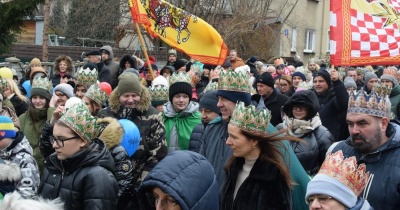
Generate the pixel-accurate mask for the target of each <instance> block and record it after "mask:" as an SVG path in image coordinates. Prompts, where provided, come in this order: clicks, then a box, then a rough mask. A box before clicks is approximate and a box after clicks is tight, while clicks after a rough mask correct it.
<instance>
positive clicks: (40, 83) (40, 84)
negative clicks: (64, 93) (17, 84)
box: [32, 77, 53, 91]
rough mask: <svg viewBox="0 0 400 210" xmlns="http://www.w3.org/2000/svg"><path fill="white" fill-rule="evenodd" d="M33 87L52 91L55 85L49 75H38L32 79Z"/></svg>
mask: <svg viewBox="0 0 400 210" xmlns="http://www.w3.org/2000/svg"><path fill="white" fill-rule="evenodd" d="M32 88H40V89H45V90H48V91H51V89H52V88H53V85H52V83H51V82H50V80H49V79H48V78H47V77H44V78H42V77H36V78H35V79H34V80H33V81H32Z"/></svg>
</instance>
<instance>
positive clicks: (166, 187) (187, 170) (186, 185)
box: [139, 151, 219, 210]
mask: <svg viewBox="0 0 400 210" xmlns="http://www.w3.org/2000/svg"><path fill="white" fill-rule="evenodd" d="M200 180H201V181H200ZM155 187H159V188H160V189H161V190H162V191H163V192H165V193H167V194H169V195H170V196H171V197H172V198H173V199H174V200H176V201H177V203H178V204H179V206H180V207H181V209H182V210H206V209H207V210H219V199H218V184H217V180H216V179H215V174H214V169H213V168H212V166H211V165H210V163H209V162H208V161H207V159H206V158H204V157H203V156H201V155H200V154H197V153H195V152H191V151H175V152H173V153H171V154H169V155H168V156H167V157H165V159H164V160H162V161H160V163H158V164H157V166H156V167H155V168H154V169H153V170H152V171H151V172H150V174H149V175H148V176H147V177H146V179H145V180H144V181H143V184H142V185H141V186H140V189H139V197H140V200H141V203H142V204H143V205H142V206H141V209H143V210H150V209H154V208H151V207H150V206H149V204H148V202H147V200H146V196H145V193H146V192H148V191H149V190H150V189H152V188H155Z"/></svg>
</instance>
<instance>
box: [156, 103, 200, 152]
mask: <svg viewBox="0 0 400 210" xmlns="http://www.w3.org/2000/svg"><path fill="white" fill-rule="evenodd" d="M162 116H163V122H164V125H165V130H166V139H167V145H168V149H169V152H172V151H174V150H176V149H177V148H178V147H179V149H180V150H187V149H188V147H189V141H190V135H191V134H192V130H193V128H194V127H196V125H198V124H200V123H201V115H200V112H199V104H198V103H196V102H193V101H192V102H190V103H189V105H188V107H187V108H186V109H185V110H184V111H182V112H180V113H176V112H175V110H174V108H173V106H172V103H171V102H168V103H166V104H165V105H164V107H163V115H162ZM171 140H175V142H176V141H177V142H178V144H177V145H176V144H175V145H174V144H173V142H172V141H171ZM171 143H172V144H171Z"/></svg>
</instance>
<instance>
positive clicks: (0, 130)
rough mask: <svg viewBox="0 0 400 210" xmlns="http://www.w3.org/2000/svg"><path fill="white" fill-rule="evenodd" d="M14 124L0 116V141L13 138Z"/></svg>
mask: <svg viewBox="0 0 400 210" xmlns="http://www.w3.org/2000/svg"><path fill="white" fill-rule="evenodd" d="M15 135H16V132H15V128H14V123H13V121H12V120H11V118H9V117H7V116H0V140H2V139H4V138H15Z"/></svg>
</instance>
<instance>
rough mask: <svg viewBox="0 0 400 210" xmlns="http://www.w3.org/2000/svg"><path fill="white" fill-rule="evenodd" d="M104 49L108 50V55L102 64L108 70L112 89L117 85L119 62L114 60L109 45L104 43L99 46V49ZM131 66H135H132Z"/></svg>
mask: <svg viewBox="0 0 400 210" xmlns="http://www.w3.org/2000/svg"><path fill="white" fill-rule="evenodd" d="M102 50H105V51H107V52H108V54H109V56H108V59H107V60H104V64H106V66H107V67H108V69H109V70H110V85H111V87H112V88H113V89H114V88H115V87H117V85H118V76H119V75H118V72H119V64H118V63H117V62H115V61H114V52H113V49H112V47H111V46H109V45H106V46H103V47H102V48H100V51H102ZM132 68H135V67H133V66H132Z"/></svg>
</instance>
